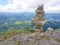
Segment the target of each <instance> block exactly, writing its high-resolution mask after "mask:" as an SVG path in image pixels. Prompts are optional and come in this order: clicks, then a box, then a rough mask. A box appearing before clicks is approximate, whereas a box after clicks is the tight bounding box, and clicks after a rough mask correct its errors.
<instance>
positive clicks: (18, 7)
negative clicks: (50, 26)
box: [0, 0, 60, 12]
mask: <svg viewBox="0 0 60 45" xmlns="http://www.w3.org/2000/svg"><path fill="white" fill-rule="evenodd" d="M58 2H59V3H60V1H59V0H38V1H37V0H8V4H7V5H4V6H1V5H0V11H2V12H3V11H4V12H34V11H35V10H36V8H37V7H38V5H39V4H41V3H43V4H44V10H45V12H60V9H59V8H60V4H59V3H58Z"/></svg>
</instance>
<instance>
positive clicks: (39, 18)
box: [32, 4, 45, 33]
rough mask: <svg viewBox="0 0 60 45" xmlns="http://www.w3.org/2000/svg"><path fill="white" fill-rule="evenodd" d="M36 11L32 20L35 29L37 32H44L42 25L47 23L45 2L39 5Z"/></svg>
mask: <svg viewBox="0 0 60 45" xmlns="http://www.w3.org/2000/svg"><path fill="white" fill-rule="evenodd" d="M35 12H36V16H35V17H34V18H33V19H32V21H33V22H34V23H35V27H34V30H35V32H37V33H41V32H43V28H42V26H43V25H44V23H45V18H44V17H45V15H44V9H43V4H41V5H39V7H38V8H37V10H36V11H35Z"/></svg>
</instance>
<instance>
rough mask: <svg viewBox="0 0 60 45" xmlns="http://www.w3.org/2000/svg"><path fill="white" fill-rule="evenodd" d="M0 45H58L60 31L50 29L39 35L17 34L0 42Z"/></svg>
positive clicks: (59, 44) (59, 43) (59, 42)
mask: <svg viewBox="0 0 60 45" xmlns="http://www.w3.org/2000/svg"><path fill="white" fill-rule="evenodd" d="M51 32H52V33H51ZM0 45H60V30H55V31H54V30H52V29H51V30H48V31H46V32H42V33H39V34H36V33H31V34H17V35H14V36H12V37H10V38H8V39H7V40H5V41H2V42H0Z"/></svg>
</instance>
